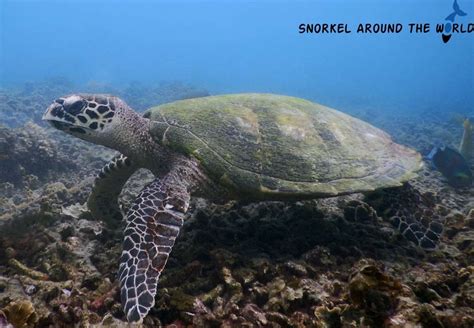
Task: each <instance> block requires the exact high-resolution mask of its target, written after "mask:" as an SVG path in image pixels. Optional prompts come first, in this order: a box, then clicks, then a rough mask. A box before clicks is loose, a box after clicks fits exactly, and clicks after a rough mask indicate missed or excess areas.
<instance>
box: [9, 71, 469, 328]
mask: <svg viewBox="0 0 474 328" xmlns="http://www.w3.org/2000/svg"><path fill="white" fill-rule="evenodd" d="M48 85H53V86H48ZM54 85H56V86H54ZM67 88H71V85H68V83H67V82H66V81H61V80H56V81H50V82H48V83H43V84H30V85H26V86H25V87H24V88H23V89H22V90H19V91H18V90H17V91H15V92H7V91H5V90H4V91H2V93H1V94H0V99H2V102H1V103H2V104H1V105H0V106H4V107H0V113H1V115H0V122H3V124H4V125H7V126H8V127H2V128H0V155H1V156H0V229H1V233H0V327H50V326H62V327H70V326H74V325H75V326H79V327H87V326H94V325H97V326H111V327H126V326H127V325H126V323H125V322H124V319H125V317H124V314H123V312H122V309H121V306H120V295H119V292H118V288H117V281H116V271H117V261H118V259H119V257H120V252H121V237H122V231H121V228H120V227H119V228H110V227H107V226H105V225H104V224H103V223H102V222H98V221H95V220H94V219H93V218H92V217H91V216H90V213H89V212H88V210H87V208H86V207H85V205H84V204H85V202H86V199H87V196H88V194H89V192H90V188H91V184H92V182H93V179H94V178H93V176H94V175H95V174H96V173H97V172H98V170H99V169H100V168H101V166H102V165H103V164H104V163H105V162H106V161H107V160H109V159H110V158H111V157H112V156H113V155H114V152H113V151H109V150H104V149H103V148H100V147H97V146H94V145H89V144H86V143H84V142H81V141H79V140H77V139H75V138H70V137H68V136H66V135H62V134H60V133H56V132H55V131H52V130H51V129H49V128H47V127H44V126H42V125H39V124H35V123H27V124H25V123H26V122H27V121H28V120H30V119H31V120H33V121H35V120H36V118H35V117H36V116H35V115H36V114H33V113H36V112H35V111H34V110H32V109H33V108H35V106H36V105H37V104H39V105H40V106H43V107H42V108H41V111H40V110H39V109H38V112H41V113H42V111H43V109H44V106H46V105H47V104H48V103H49V102H50V100H51V99H52V98H54V97H56V95H55V94H56V93H58V95H60V94H61V95H62V94H63V93H67V91H68V90H65V89H67ZM87 88H90V89H94V90H95V89H100V90H104V91H109V92H113V93H117V94H119V95H121V96H124V98H125V99H127V101H129V102H130V104H131V105H132V106H134V107H135V108H137V109H140V110H142V109H145V108H147V107H149V106H151V105H155V104H159V103H160V102H165V101H168V100H174V99H180V98H184V97H192V96H199V95H205V94H207V93H206V92H205V91H203V90H200V89H196V88H192V87H187V86H185V85H183V84H179V83H168V84H162V85H160V86H157V87H150V86H142V85H139V84H133V85H131V86H128V87H126V88H122V89H120V88H111V87H110V86H107V85H97V84H95V85H94V84H91V85H89V87H86V88H85V89H86V90H87ZM121 92H123V93H122V94H121ZM50 97H51V99H50ZM127 97H128V98H127ZM11 100H14V102H13V103H11V104H8V103H7V102H9V101H11ZM43 102H44V103H45V104H44V105H43ZM23 104H25V105H26V106H27V107H28V106H29V107H28V108H29V109H25V108H26V107H25V108H23V109H20V107H21V106H23ZM6 106H11V108H10V107H8V108H9V109H6V108H7V107H6ZM12 106H13V107H12ZM15 106H16V107H15ZM4 109H5V111H3V110H4ZM10 114H11V115H12V118H8V116H10ZM371 118H372V120H373V121H374V123H375V124H376V125H378V126H381V127H383V128H384V129H386V130H388V131H389V132H390V133H391V134H392V135H394V136H395V138H396V139H397V141H399V142H402V143H406V144H408V145H411V146H412V147H415V148H417V149H418V150H420V151H421V152H423V153H425V154H426V152H427V151H429V150H430V148H431V146H432V144H433V141H434V140H436V139H437V138H440V137H442V138H443V140H445V141H446V142H447V143H450V144H454V145H455V144H457V143H458V142H459V140H460V139H459V138H460V134H461V132H462V131H461V129H460V127H459V126H458V125H455V124H454V123H451V122H449V120H445V119H442V118H439V117H437V116H429V115H428V116H426V117H425V118H424V121H423V122H421V123H419V122H418V123H414V122H413V121H412V118H411V117H409V116H407V118H405V117H403V116H397V117H396V118H392V117H388V116H387V117H385V116H383V115H378V116H376V115H371ZM8 120H10V121H8ZM15 126H22V127H21V128H12V127H15ZM426 164H427V165H425V167H424V168H423V170H422V171H421V172H420V176H419V178H417V179H416V180H414V181H410V185H407V186H405V187H404V188H401V189H398V191H397V190H386V191H382V192H379V193H375V194H372V195H367V196H364V195H350V196H343V197H337V198H332V199H321V200H315V201H305V202H295V203H282V202H266V203H257V204H245V203H239V202H232V203H229V204H225V205H215V204H209V203H208V202H207V201H205V200H202V199H195V200H193V202H192V204H191V208H192V210H191V211H190V214H189V217H188V219H187V221H186V222H185V225H184V227H183V229H182V232H181V234H180V237H179V240H178V241H177V243H176V246H175V247H174V250H173V252H172V254H171V257H170V259H169V263H168V266H167V269H166V270H165V271H164V272H163V275H162V277H161V279H160V283H159V291H158V295H157V298H156V305H155V307H154V308H153V309H152V310H151V312H150V315H149V316H147V317H146V318H145V320H144V322H143V326H145V327H157V326H160V325H162V326H169V327H187V326H195V327H391V328H395V327H400V328H401V327H445V328H459V327H461V328H462V327H466V328H467V327H472V326H474V296H473V295H474V267H473V263H474V233H473V228H474V191H473V190H471V189H460V190H459V189H458V190H457V189H454V188H452V187H450V186H449V185H447V184H446V182H445V181H444V180H443V177H442V176H441V175H440V174H439V173H438V172H436V171H435V170H433V169H432V168H431V167H430V165H429V163H426ZM150 179H152V176H151V175H150V174H149V172H147V171H145V170H140V171H139V172H137V173H136V174H134V176H133V177H132V179H131V180H130V181H129V182H128V183H127V186H126V188H125V190H124V191H123V193H122V195H121V203H122V205H123V207H124V209H125V210H126V208H127V207H128V206H129V205H130V203H131V201H132V200H133V197H134V195H136V194H137V193H138V191H139V190H140V189H141V188H142V186H143V185H144V184H146V183H147V182H148V181H150ZM395 205H396V206H395ZM395 208H397V209H400V208H404V209H405V210H406V211H407V213H411V215H413V214H415V215H417V216H418V217H423V218H425V219H426V220H427V222H428V223H429V222H431V221H440V222H444V225H445V227H444V232H443V235H442V238H441V244H440V246H439V248H438V249H436V250H435V251H433V252H424V251H422V250H421V249H419V248H417V247H416V246H414V245H413V244H412V243H410V242H409V241H407V240H406V239H404V238H401V237H400V235H399V234H398V232H397V231H396V229H395V228H394V226H393V224H392V222H391V219H392V218H393V217H394V215H393V210H394V209H395Z"/></svg>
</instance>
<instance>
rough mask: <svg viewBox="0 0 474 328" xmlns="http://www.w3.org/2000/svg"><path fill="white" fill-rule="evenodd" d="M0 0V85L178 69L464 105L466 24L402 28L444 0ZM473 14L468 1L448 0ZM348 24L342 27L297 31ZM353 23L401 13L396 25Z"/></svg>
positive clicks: (470, 66) (471, 54) (364, 102)
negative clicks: (364, 27)
mask: <svg viewBox="0 0 474 328" xmlns="http://www.w3.org/2000/svg"><path fill="white" fill-rule="evenodd" d="M413 2H414V1H408V0H407V1H401V0H399V1H395V0H388V1H375V0H374V1H367V0H360V1H334V0H331V1H329V0H324V1H262V0H260V1H230V0H227V1H222V0H221V1H205V2H204V1H112V0H109V1H79V0H70V1H64V0H63V1H59V0H57V1H42V0H38V1H18V0H16V1H13V0H0V3H1V5H0V10H1V16H0V29H1V34H0V35H1V38H0V40H1V48H0V50H1V51H0V68H1V70H0V74H1V76H0V80H1V84H2V85H9V84H12V83H22V82H24V81H29V80H33V81H34V80H41V79H45V78H48V77H51V76H65V77H67V78H69V79H70V80H72V81H74V82H75V83H76V84H77V85H81V84H85V83H88V82H90V81H96V82H102V83H111V84H117V85H119V84H126V83H129V82H131V81H140V82H144V83H152V82H156V81H163V80H180V81H185V82H188V83H191V84H194V85H196V86H199V87H203V88H207V89H208V90H210V92H212V93H224V92H225V93H227V92H244V91H245V92H246V91H252V92H274V93H282V94H289V95H294V96H301V97H305V98H310V99H313V100H316V101H318V102H320V103H324V104H328V105H331V106H333V107H336V108H341V107H342V109H344V108H346V109H347V108H350V107H351V106H368V107H370V108H372V109H376V110H379V111H384V110H386V111H393V110H399V111H416V110H430V109H433V110H436V111H440V110H441V111H442V110H445V109H446V110H449V111H457V112H472V111H473V110H474V92H473V91H474V33H470V34H454V35H453V37H452V39H451V40H450V41H449V42H448V43H447V44H444V43H443V42H442V41H441V36H440V34H437V33H435V32H434V31H431V32H430V33H428V34H410V33H409V32H408V31H407V29H406V28H407V26H406V25H407V24H409V23H431V25H432V30H433V29H434V25H435V24H436V23H443V22H444V19H445V18H446V16H448V15H449V14H450V13H451V12H452V1H451V0H430V1H427V0H425V1H417V2H416V4H415V3H413ZM458 2H459V5H460V7H461V8H462V9H463V10H464V11H465V12H467V13H468V15H467V16H465V17H461V18H459V23H465V24H467V23H474V4H473V1H470V0H459V1H458ZM301 23H347V24H349V25H350V26H351V29H352V33H351V34H344V35H343V34H324V35H321V34H299V33H298V25H299V24H301ZM358 23H402V24H404V25H405V26H404V31H403V32H402V33H400V34H395V35H386V34H385V35H383V34H372V35H370V34H369V35H361V34H356V33H355V29H356V27H357V24H358Z"/></svg>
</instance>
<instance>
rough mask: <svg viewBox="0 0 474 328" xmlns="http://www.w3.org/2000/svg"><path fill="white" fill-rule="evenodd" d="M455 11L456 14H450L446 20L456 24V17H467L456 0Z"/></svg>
mask: <svg viewBox="0 0 474 328" xmlns="http://www.w3.org/2000/svg"><path fill="white" fill-rule="evenodd" d="M453 9H454V12H453V13H452V14H450V15H449V16H448V17H446V18H445V19H446V20H447V21H450V22H454V19H455V18H456V15H457V16H466V15H467V14H466V13H465V12H464V11H462V10H461V9H460V8H459V5H458V1H457V0H454V3H453Z"/></svg>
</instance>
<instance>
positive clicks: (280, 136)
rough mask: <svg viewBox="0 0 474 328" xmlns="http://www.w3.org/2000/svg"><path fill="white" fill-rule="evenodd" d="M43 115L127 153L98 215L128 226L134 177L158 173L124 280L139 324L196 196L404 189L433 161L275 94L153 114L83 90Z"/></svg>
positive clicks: (128, 306) (194, 103) (104, 175)
mask: <svg viewBox="0 0 474 328" xmlns="http://www.w3.org/2000/svg"><path fill="white" fill-rule="evenodd" d="M43 119H44V120H47V121H49V122H50V123H51V124H52V125H53V126H54V127H55V128H57V129H59V130H62V131H65V132H67V133H69V134H72V135H74V136H76V137H79V138H81V139H84V140H87V141H91V142H93V143H97V144H101V145H104V146H106V147H110V148H113V149H115V150H118V151H119V152H120V155H118V156H117V157H115V158H114V159H113V160H112V161H111V162H110V163H109V164H107V165H106V166H105V167H104V168H103V169H102V171H101V172H100V173H99V176H98V177H97V179H96V182H95V186H94V189H93V192H92V194H91V196H90V198H89V200H88V206H89V208H90V210H91V212H92V214H93V216H95V217H97V218H101V219H105V220H109V221H110V220H114V219H119V220H120V219H121V218H122V215H121V213H120V209H119V206H118V202H117V197H118V195H119V193H120V191H121V189H122V187H123V185H124V184H125V182H126V181H127V179H128V178H129V177H130V176H131V175H132V173H133V172H134V171H135V170H137V169H138V168H147V169H149V170H151V171H152V172H153V173H154V174H155V176H156V180H154V181H153V182H151V183H150V184H149V185H147V186H146V187H145V188H144V189H143V190H142V191H141V192H140V194H139V195H138V197H137V198H136V200H135V201H134V203H133V205H132V206H131V208H130V209H129V211H128V213H127V215H126V227H125V231H124V241H123V252H122V256H121V259H120V267H119V273H118V277H119V281H120V286H121V301H122V305H123V307H124V312H125V314H126V317H127V319H128V320H129V321H140V320H142V318H143V317H144V316H146V314H147V313H148V311H149V310H150V308H151V307H153V305H154V297H155V294H156V290H157V283H158V278H159V276H160V273H161V272H162V270H163V268H164V267H165V264H166V261H167V259H168V256H169V254H170V252H171V249H172V247H173V244H174V242H175V240H176V237H177V236H178V233H179V230H180V228H181V226H182V225H183V221H184V219H185V213H186V211H187V209H188V204H189V201H190V197H191V196H199V197H204V198H208V199H211V200H231V199H245V200H249V201H263V200H301V199H313V198H320V197H332V196H338V195H343V194H350V193H356V192H369V191H373V190H376V189H379V188H388V187H396V186H401V185H402V184H403V183H404V182H405V181H407V180H409V179H411V178H413V177H415V176H416V171H417V170H419V169H420V167H421V166H422V159H421V156H420V155H419V154H418V153H417V152H416V151H414V150H412V149H409V148H407V147H405V146H402V145H399V144H396V143H395V142H393V141H392V139H391V138H390V136H389V135H388V134H386V133H385V132H383V131H381V130H379V129H377V128H375V127H373V126H371V125H370V124H368V123H366V122H363V121H361V120H358V119H356V118H353V117H351V116H349V115H346V114H343V113H341V112H339V111H336V110H334V109H331V108H328V107H324V106H321V105H318V104H316V103H313V102H310V101H307V100H303V99H299V98H294V97H288V96H281V95H273V94H231V95H219V96H209V97H203V98H195V99H188V100H182V101H176V102H173V103H169V104H164V105H161V106H158V107H153V108H151V109H149V110H148V111H146V112H145V114H144V115H143V116H142V115H139V114H138V113H136V112H134V111H133V110H132V109H131V108H130V107H129V106H127V104H126V103H125V102H124V101H123V100H121V99H119V98H117V97H114V96H109V95H89V94H77V95H69V96H65V97H62V98H59V99H57V100H55V101H54V103H53V104H52V105H51V106H50V107H49V108H48V109H47V111H46V113H45V114H44V116H43ZM400 226H401V230H402V232H403V233H404V234H406V233H407V232H410V233H411V236H412V240H413V241H415V242H416V243H418V244H419V245H421V246H424V247H433V246H434V243H435V242H436V239H437V237H438V234H437V233H434V232H432V231H431V230H429V229H426V228H421V225H419V224H417V222H408V224H405V223H403V222H402V223H400ZM415 235H416V236H415Z"/></svg>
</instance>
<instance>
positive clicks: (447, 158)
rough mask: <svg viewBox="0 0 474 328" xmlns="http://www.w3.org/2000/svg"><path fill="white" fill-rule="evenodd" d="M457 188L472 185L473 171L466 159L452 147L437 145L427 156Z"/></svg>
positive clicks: (449, 182)
mask: <svg viewBox="0 0 474 328" xmlns="http://www.w3.org/2000/svg"><path fill="white" fill-rule="evenodd" d="M427 158H428V159H429V160H431V161H432V163H433V165H434V166H435V167H436V169H437V170H438V171H440V172H441V173H442V174H443V175H444V176H445V177H446V179H447V180H448V184H450V185H451V186H453V187H455V188H463V187H470V186H471V185H472V172H471V169H470V168H469V165H468V163H467V161H466V159H465V158H464V157H463V156H462V155H461V154H460V153H459V152H458V151H457V150H456V149H453V148H451V147H447V146H442V147H435V148H433V150H432V151H431V152H430V154H429V155H428V157H427Z"/></svg>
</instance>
